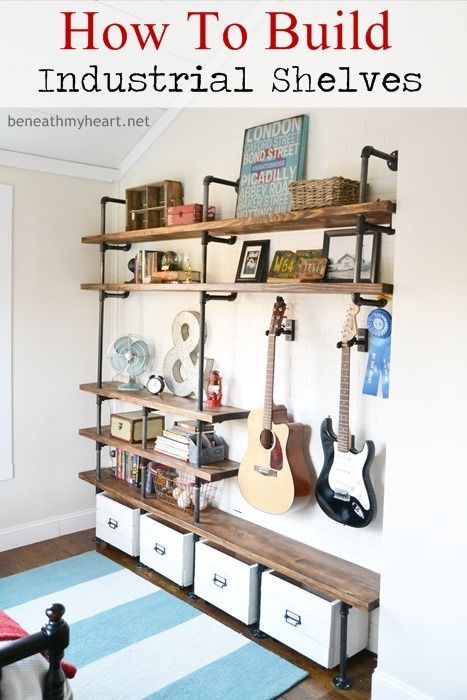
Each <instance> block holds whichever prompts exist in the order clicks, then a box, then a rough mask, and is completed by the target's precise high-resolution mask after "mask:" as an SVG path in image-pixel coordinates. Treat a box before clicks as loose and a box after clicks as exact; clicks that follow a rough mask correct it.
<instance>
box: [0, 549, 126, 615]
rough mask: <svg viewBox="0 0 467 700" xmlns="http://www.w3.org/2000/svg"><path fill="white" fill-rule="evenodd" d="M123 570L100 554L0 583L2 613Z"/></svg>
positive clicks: (82, 556)
mask: <svg viewBox="0 0 467 700" xmlns="http://www.w3.org/2000/svg"><path fill="white" fill-rule="evenodd" d="M121 568H122V567H121V566H119V565H118V564H115V562H113V561H112V560H111V559H108V558H107V557H103V556H102V555H100V554H97V552H86V553H85V554H78V555H77V556H75V557H70V558H69V559H64V560H62V561H55V562H53V563H52V564H46V565H45V566H37V567H36V568H34V569H29V570H28V571H23V572H21V573H20V574H14V575H13V576H7V577H6V578H1V579H0V610H5V609H6V608H12V607H13V606H15V605H21V604H22V603H26V602H27V601H29V600H34V599H35V598H39V597H41V596H43V595H49V594H52V593H54V592H55V591H60V590H61V589H62V588H68V587H69V586H75V585H76V584H78V583H84V582H85V581H91V580H92V579H95V578H99V577H100V576H106V575H107V574H113V573H114V572H115V571H120V569H121Z"/></svg>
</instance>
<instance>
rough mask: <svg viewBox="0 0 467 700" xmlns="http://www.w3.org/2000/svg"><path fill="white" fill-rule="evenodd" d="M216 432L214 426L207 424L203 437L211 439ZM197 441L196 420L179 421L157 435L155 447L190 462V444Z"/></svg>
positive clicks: (157, 450) (158, 450) (159, 450)
mask: <svg viewBox="0 0 467 700" xmlns="http://www.w3.org/2000/svg"><path fill="white" fill-rule="evenodd" d="M213 433H214V426H212V425H209V426H206V428H205V431H204V433H203V439H205V440H207V441H209V440H210V438H209V436H210V435H213ZM193 442H195V443H196V423H195V421H179V422H176V423H175V424H174V425H173V426H172V427H171V428H165V429H164V430H163V431H162V435H158V436H157V437H156V442H155V444H154V449H155V450H156V452H162V453H163V454H166V455H170V456H171V457H176V458H177V459H182V460H184V461H185V462H188V460H189V458H190V444H192V443H193Z"/></svg>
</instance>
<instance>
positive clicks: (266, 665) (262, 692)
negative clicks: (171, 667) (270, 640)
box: [144, 642, 308, 700]
mask: <svg viewBox="0 0 467 700" xmlns="http://www.w3.org/2000/svg"><path fill="white" fill-rule="evenodd" d="M307 676H308V673H307V672H306V671H303V670H302V669H300V668H298V667H297V666H294V665H293V664H291V663H289V662H288V661H285V659H282V658H281V657H279V656H276V654H273V653H272V652H270V651H268V650H267V649H264V648H263V647H260V646H259V645H258V644H255V643H254V642H249V643H248V644H247V645H246V646H244V647H242V648H241V649H238V650H237V651H234V652H233V653H231V654H228V655H226V656H223V657H222V658H221V659H218V660H217V661H214V662H213V663H210V664H208V665H207V666H203V668H201V669H199V670H198V671H196V672H195V673H190V674H189V675H187V676H185V677H184V678H182V679H181V680H179V681H176V682H175V683H171V684H170V685H167V686H165V688H161V690H159V691H157V692H156V693H154V694H153V695H148V696H147V697H146V698H145V699H144V700H207V698H209V700H274V698H277V697H278V696H279V695H282V693H285V692H286V691H287V690H289V689H290V688H292V687H293V686H294V685H296V684H297V683H299V682H300V681H302V680H303V679H304V678H306V677H307ZM207 689H209V690H207Z"/></svg>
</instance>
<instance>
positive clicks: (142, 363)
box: [107, 335, 153, 391]
mask: <svg viewBox="0 0 467 700" xmlns="http://www.w3.org/2000/svg"><path fill="white" fill-rule="evenodd" d="M107 357H108V358H109V360H110V364H111V365H112V367H113V368H114V370H115V372H116V373H117V376H119V375H122V374H127V375H128V381H127V382H124V383H123V384H119V386H118V389H119V391H140V390H141V389H143V385H142V384H140V383H139V382H137V381H136V378H137V377H138V376H139V375H140V374H143V372H145V371H146V370H147V369H148V368H149V367H150V365H151V364H152V360H153V349H152V346H151V344H150V343H148V342H147V341H146V340H143V338H139V337H138V336H136V335H122V336H121V337H120V338H117V340H114V341H113V342H112V343H111V344H110V347H109V349H108V351H107Z"/></svg>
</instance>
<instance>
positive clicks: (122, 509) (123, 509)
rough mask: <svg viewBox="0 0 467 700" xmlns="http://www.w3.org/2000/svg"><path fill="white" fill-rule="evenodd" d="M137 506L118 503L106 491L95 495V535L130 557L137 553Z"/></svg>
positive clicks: (138, 511)
mask: <svg viewBox="0 0 467 700" xmlns="http://www.w3.org/2000/svg"><path fill="white" fill-rule="evenodd" d="M140 514H141V511H140V509H139V508H131V507H130V506H126V505H125V504H123V503H120V502H119V501H117V500H116V499H115V498H113V497H112V496H110V494H108V493H105V492H104V493H99V494H97V496H96V537H99V538H100V539H101V540H104V542H108V543H109V544H111V545H112V546H113V547H117V548H118V549H121V550H122V551H123V552H126V553H127V554H129V555H130V556H132V557H137V556H138V555H139V519H140Z"/></svg>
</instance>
